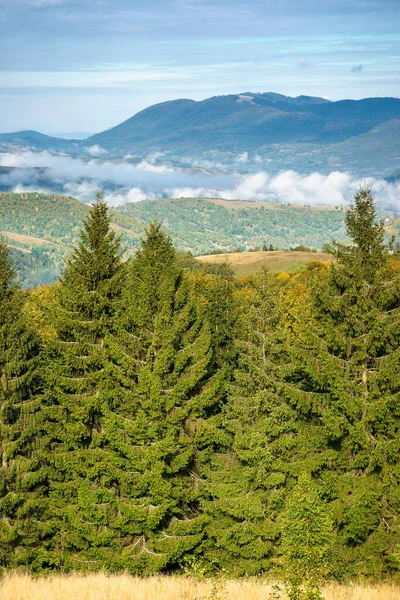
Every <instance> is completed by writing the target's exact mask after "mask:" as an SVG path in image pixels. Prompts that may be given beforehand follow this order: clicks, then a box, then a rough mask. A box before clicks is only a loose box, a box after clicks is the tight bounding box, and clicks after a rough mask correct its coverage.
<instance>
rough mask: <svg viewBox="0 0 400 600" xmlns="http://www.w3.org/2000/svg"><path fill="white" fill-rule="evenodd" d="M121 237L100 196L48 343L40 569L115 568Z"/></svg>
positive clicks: (72, 261) (64, 282)
mask: <svg viewBox="0 0 400 600" xmlns="http://www.w3.org/2000/svg"><path fill="white" fill-rule="evenodd" d="M123 274H124V265H123V264H122V262H121V248H120V238H119V236H117V235H116V234H115V232H114V231H113V230H112V229H111V227H110V215H109V211H108V207H107V205H106V203H105V202H104V201H103V199H102V197H101V195H97V197H96V201H95V202H94V204H93V206H92V207H91V210H90V212H89V214H88V217H87V218H86V219H85V221H84V224H83V229H82V231H81V234H80V241H79V243H78V246H77V248H76V249H75V250H74V251H73V252H72V254H71V256H70V258H69V259H68V261H67V263H66V267H65V271H64V274H63V277H62V279H61V282H60V285H59V287H58V290H57V294H58V303H57V305H56V306H55V309H54V314H53V323H52V325H53V327H54V330H55V332H56V339H51V340H50V341H49V345H50V352H49V361H48V368H47V376H46V394H45V397H46V398H45V406H44V407H43V421H42V431H41V439H42V440H44V441H45V443H46V449H45V450H43V452H44V453H45V455H46V465H47V472H48V476H47V479H48V490H47V494H48V509H47V512H46V514H45V515H42V518H43V519H46V521H47V523H48V527H49V529H50V530H51V532H52V534H51V535H49V539H48V540H47V543H46V544H44V545H43V547H42V548H41V549H39V550H38V553H37V556H36V557H35V559H34V568H36V569H44V568H47V567H49V566H58V567H60V568H63V569H66V570H68V569H80V568H81V569H82V568H83V569H99V568H103V567H105V566H109V567H110V566H112V555H113V551H112V550H111V546H112V543H113V536H112V531H111V530H112V525H111V523H112V520H113V519H114V518H115V505H116V500H115V496H116V491H115V489H114V487H113V486H114V480H113V471H115V469H116V468H117V467H116V466H115V464H116V462H118V458H117V457H115V456H114V454H113V453H112V452H108V451H107V443H106V441H105V435H106V433H105V422H106V421H107V418H108V412H109V410H110V409H111V408H112V407H110V406H108V404H107V402H108V395H107V393H105V390H107V388H108V387H109V386H110V377H112V369H110V368H109V366H108V365H109V361H108V358H107V352H106V344H105V338H106V336H107V335H108V333H109V331H110V329H111V326H112V316H113V313H114V310H115V305H116V302H117V300H118V299H119V297H120V294H121V288H122V281H123Z"/></svg>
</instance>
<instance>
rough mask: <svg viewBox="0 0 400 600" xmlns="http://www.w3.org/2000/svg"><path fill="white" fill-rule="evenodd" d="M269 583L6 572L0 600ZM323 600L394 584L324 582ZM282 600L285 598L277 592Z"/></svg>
mask: <svg viewBox="0 0 400 600" xmlns="http://www.w3.org/2000/svg"><path fill="white" fill-rule="evenodd" d="M271 592H272V587H271V586H270V585H269V584H263V583H261V582H257V581H253V582H252V581H227V582H226V583H225V584H224V585H223V586H222V587H221V586H219V587H214V591H213V584H212V582H199V581H196V580H194V579H183V578H173V577H150V578H146V579H139V578H134V577H129V576H128V575H119V576H107V575H102V574H99V575H89V576H77V575H71V576H55V577H49V578H40V579H36V580H34V579H32V578H31V577H29V576H28V575H8V576H6V577H4V578H3V579H2V580H1V584H0V600H269V599H270V598H271ZM323 596H324V599H325V600H399V599H400V587H398V586H395V585H389V584H387V585H379V586H376V587H374V586H372V585H371V586H368V585H350V586H339V585H334V584H332V585H329V586H327V587H326V588H325V589H324V590H323ZM281 600H287V597H286V596H285V595H284V594H282V595H281Z"/></svg>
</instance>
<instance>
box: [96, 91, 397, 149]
mask: <svg viewBox="0 0 400 600" xmlns="http://www.w3.org/2000/svg"><path fill="white" fill-rule="evenodd" d="M399 118H400V99H396V98H368V99H365V100H341V101H338V102H329V101H327V100H325V99H323V98H313V97H308V96H299V97H297V98H290V97H287V96H283V95H280V94H273V93H266V94H253V93H250V92H247V93H244V94H237V95H229V96H215V97H213V98H208V99H207V100H202V101H200V102H195V101H194V100H173V101H170V102H164V103H161V104H156V105H154V106H150V107H149V108H146V109H145V110H143V111H141V112H139V113H138V114H136V115H134V116H133V117H131V118H130V119H128V120H127V121H125V122H124V123H121V124H120V125H117V126H116V127H113V128H111V129H109V130H107V131H104V132H102V133H99V134H97V135H94V136H92V137H90V138H88V140H86V142H87V143H88V144H98V145H100V146H101V147H103V148H105V149H107V150H109V151H110V152H120V151H121V150H124V151H132V150H134V151H136V152H148V151H151V150H155V149H158V150H166V149H167V150H171V149H172V150H174V149H175V150H180V151H181V150H182V149H185V150H187V149H188V148H191V149H192V150H198V151H204V150H206V149H210V148H214V149H220V150H221V149H224V150H228V151H232V150H233V149H237V150H242V149H245V150H254V149H258V148H262V147H265V146H270V145H272V144H282V143H299V142H301V143H319V144H321V143H323V144H328V143H335V142H340V141H343V140H345V139H348V138H350V137H353V136H358V135H360V134H362V133H366V132H367V131H369V130H370V129H372V128H373V127H376V126H377V125H379V124H381V123H383V122H385V121H389V120H392V119H399Z"/></svg>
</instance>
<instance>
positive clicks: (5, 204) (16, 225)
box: [0, 192, 142, 287]
mask: <svg viewBox="0 0 400 600" xmlns="http://www.w3.org/2000/svg"><path fill="white" fill-rule="evenodd" d="M88 210H89V207H88V206H87V205H86V204H83V203H82V202H79V200H75V198H70V197H65V196H58V195H57V194H51V195H50V194H41V193H37V192H32V193H22V194H14V193H12V192H0V234H1V235H2V236H3V238H4V239H5V240H6V241H7V243H8V244H9V246H10V247H11V253H12V256H13V259H14V264H15V266H16V269H17V272H18V276H19V278H20V280H21V281H22V283H23V285H24V287H32V286H35V285H40V284H48V283H52V282H53V281H55V280H56V279H57V278H58V277H59V275H60V271H61V269H62V267H63V265H64V260H65V258H66V256H67V255H68V253H69V252H70V251H71V248H72V247H73V245H74V244H76V242H77V240H78V237H79V231H80V228H81V226H82V220H83V219H84V217H85V216H86V215H87V213H88ZM112 227H113V228H114V229H116V230H118V231H120V232H121V233H122V236H123V242H124V244H125V245H127V246H128V248H130V249H131V250H132V249H133V248H134V247H135V246H137V244H138V241H139V232H140V231H141V229H142V227H141V226H140V225H139V224H138V223H136V222H135V221H134V220H133V219H131V218H129V216H125V215H119V214H118V213H116V212H115V213H114V214H113V223H112Z"/></svg>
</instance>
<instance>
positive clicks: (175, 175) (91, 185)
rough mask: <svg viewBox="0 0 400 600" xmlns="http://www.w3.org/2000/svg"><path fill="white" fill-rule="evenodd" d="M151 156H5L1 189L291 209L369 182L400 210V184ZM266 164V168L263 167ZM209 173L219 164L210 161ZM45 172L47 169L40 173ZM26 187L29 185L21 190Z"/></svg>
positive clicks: (384, 202)
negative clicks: (192, 164) (180, 164)
mask: <svg viewBox="0 0 400 600" xmlns="http://www.w3.org/2000/svg"><path fill="white" fill-rule="evenodd" d="M154 163H155V159H154V157H147V158H146V159H143V160H142V161H141V162H140V163H139V164H137V165H134V164H130V163H129V162H126V161H121V160H111V159H107V160H104V159H102V160H101V161H100V160H97V159H95V158H91V159H87V160H83V159H73V158H71V157H69V156H66V155H61V154H52V153H49V152H31V151H19V152H16V153H12V152H9V153H0V165H1V166H11V167H18V169H16V170H13V171H11V172H10V173H9V174H4V175H1V176H0V184H3V185H7V186H8V187H11V188H13V189H15V190H16V191H21V190H22V189H23V190H25V191H26V189H27V187H26V186H29V189H31V190H37V189H39V188H40V190H41V191H44V189H43V188H44V186H45V183H44V182H45V181H46V180H49V181H51V182H53V185H55V186H56V187H57V190H59V191H62V192H63V193H65V194H68V195H71V196H75V197H77V198H79V199H81V200H83V201H85V202H89V201H90V200H92V199H93V198H94V195H95V192H96V191H98V190H103V191H104V194H105V197H106V199H107V201H108V202H109V203H110V204H112V205H118V204H123V203H126V202H138V201H140V200H145V199H146V198H148V199H157V198H161V197H201V196H203V197H209V198H212V197H214V198H226V199H241V200H246V199H249V200H261V201H262V200H269V201H275V202H290V203H291V204H309V205H341V204H345V203H347V202H349V201H350V200H351V199H352V197H353V195H354V191H355V190H356V189H357V188H358V187H359V186H360V185H362V184H363V183H367V184H370V185H372V187H373V190H374V193H375V196H376V200H377V203H378V204H379V205H380V206H382V207H389V206H390V207H392V208H395V209H396V210H399V211H400V182H398V183H389V182H387V181H385V180H382V179H373V178H370V179H366V180H364V179H363V180H360V179H359V178H357V177H355V176H353V175H351V174H350V173H345V172H339V171H333V172H332V173H329V174H328V175H323V174H321V173H311V174H308V175H303V174H300V173H297V172H296V171H282V172H280V173H278V174H277V175H271V174H270V173H268V172H267V171H265V170H260V171H259V172H257V173H254V174H240V173H233V174H232V173H230V174H226V173H218V172H215V170H214V172H212V171H211V174H210V173H207V171H205V169H203V170H201V169H200V168H197V169H193V170H191V169H174V168H172V167H169V166H166V165H163V164H154ZM260 164H261V163H260ZM207 165H209V168H210V169H212V168H213V167H214V169H215V168H216V165H215V164H213V163H212V161H209V162H208V163H207ZM35 167H41V168H42V169H41V170H37V169H35ZM21 186H23V187H22V188H21Z"/></svg>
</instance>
